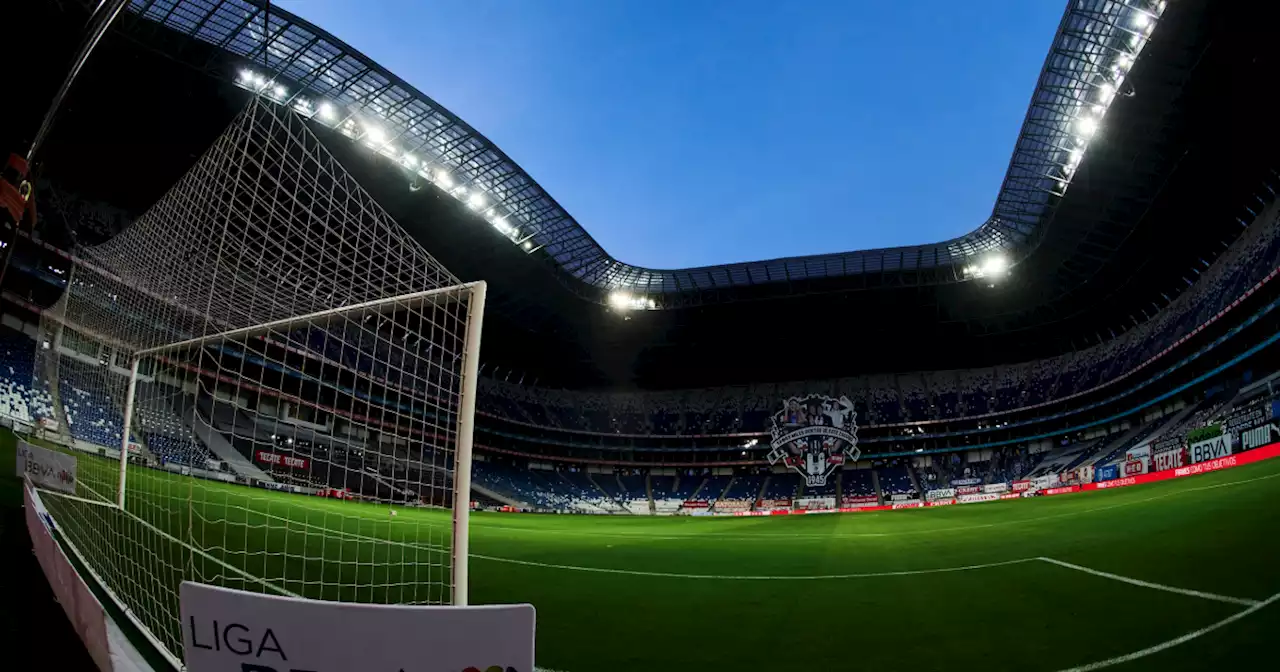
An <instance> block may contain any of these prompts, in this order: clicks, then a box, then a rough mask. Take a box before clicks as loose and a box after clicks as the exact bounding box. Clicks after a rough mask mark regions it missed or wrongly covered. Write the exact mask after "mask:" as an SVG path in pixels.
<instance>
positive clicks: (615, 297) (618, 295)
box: [609, 292, 631, 310]
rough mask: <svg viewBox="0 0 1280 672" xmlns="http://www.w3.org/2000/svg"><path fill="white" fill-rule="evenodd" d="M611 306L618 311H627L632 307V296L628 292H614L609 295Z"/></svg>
mask: <svg viewBox="0 0 1280 672" xmlns="http://www.w3.org/2000/svg"><path fill="white" fill-rule="evenodd" d="M609 305H611V306H613V307H614V308H615V309H617V310H626V309H627V308H629V307H630V306H631V295H630V294H628V293H626V292H612V293H611V294H609Z"/></svg>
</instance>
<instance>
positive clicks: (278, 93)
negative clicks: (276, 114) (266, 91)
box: [275, 84, 289, 98]
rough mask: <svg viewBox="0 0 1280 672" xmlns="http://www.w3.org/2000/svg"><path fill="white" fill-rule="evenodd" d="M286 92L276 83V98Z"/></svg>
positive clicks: (281, 96) (286, 91) (282, 96)
mask: <svg viewBox="0 0 1280 672" xmlns="http://www.w3.org/2000/svg"><path fill="white" fill-rule="evenodd" d="M288 92H289V91H288V90H287V89H285V88H284V87H283V86H280V85H279V84H276V88H275V93H276V98H284V96H285V94H286V93H288Z"/></svg>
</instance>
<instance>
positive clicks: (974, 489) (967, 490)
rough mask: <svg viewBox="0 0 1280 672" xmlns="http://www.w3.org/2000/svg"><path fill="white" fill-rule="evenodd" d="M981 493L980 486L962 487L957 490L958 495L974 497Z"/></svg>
mask: <svg viewBox="0 0 1280 672" xmlns="http://www.w3.org/2000/svg"><path fill="white" fill-rule="evenodd" d="M979 492H982V486H980V485H962V486H960V487H958V488H956V494H957V495H974V494H977V493H979Z"/></svg>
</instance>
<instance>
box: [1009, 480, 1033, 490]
mask: <svg viewBox="0 0 1280 672" xmlns="http://www.w3.org/2000/svg"><path fill="white" fill-rule="evenodd" d="M1030 489H1031V481H1014V482H1013V491H1014V492H1022V491H1023V490H1030Z"/></svg>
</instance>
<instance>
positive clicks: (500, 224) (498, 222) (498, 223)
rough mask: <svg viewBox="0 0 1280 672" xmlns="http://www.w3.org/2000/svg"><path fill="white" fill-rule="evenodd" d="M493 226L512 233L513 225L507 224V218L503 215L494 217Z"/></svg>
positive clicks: (508, 233) (509, 233)
mask: <svg viewBox="0 0 1280 672" xmlns="http://www.w3.org/2000/svg"><path fill="white" fill-rule="evenodd" d="M493 227H494V228H495V229H497V230H499V231H501V232H503V233H504V234H506V235H511V226H510V225H509V224H507V220H505V219H503V218H502V217H496V218H494V220H493Z"/></svg>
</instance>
